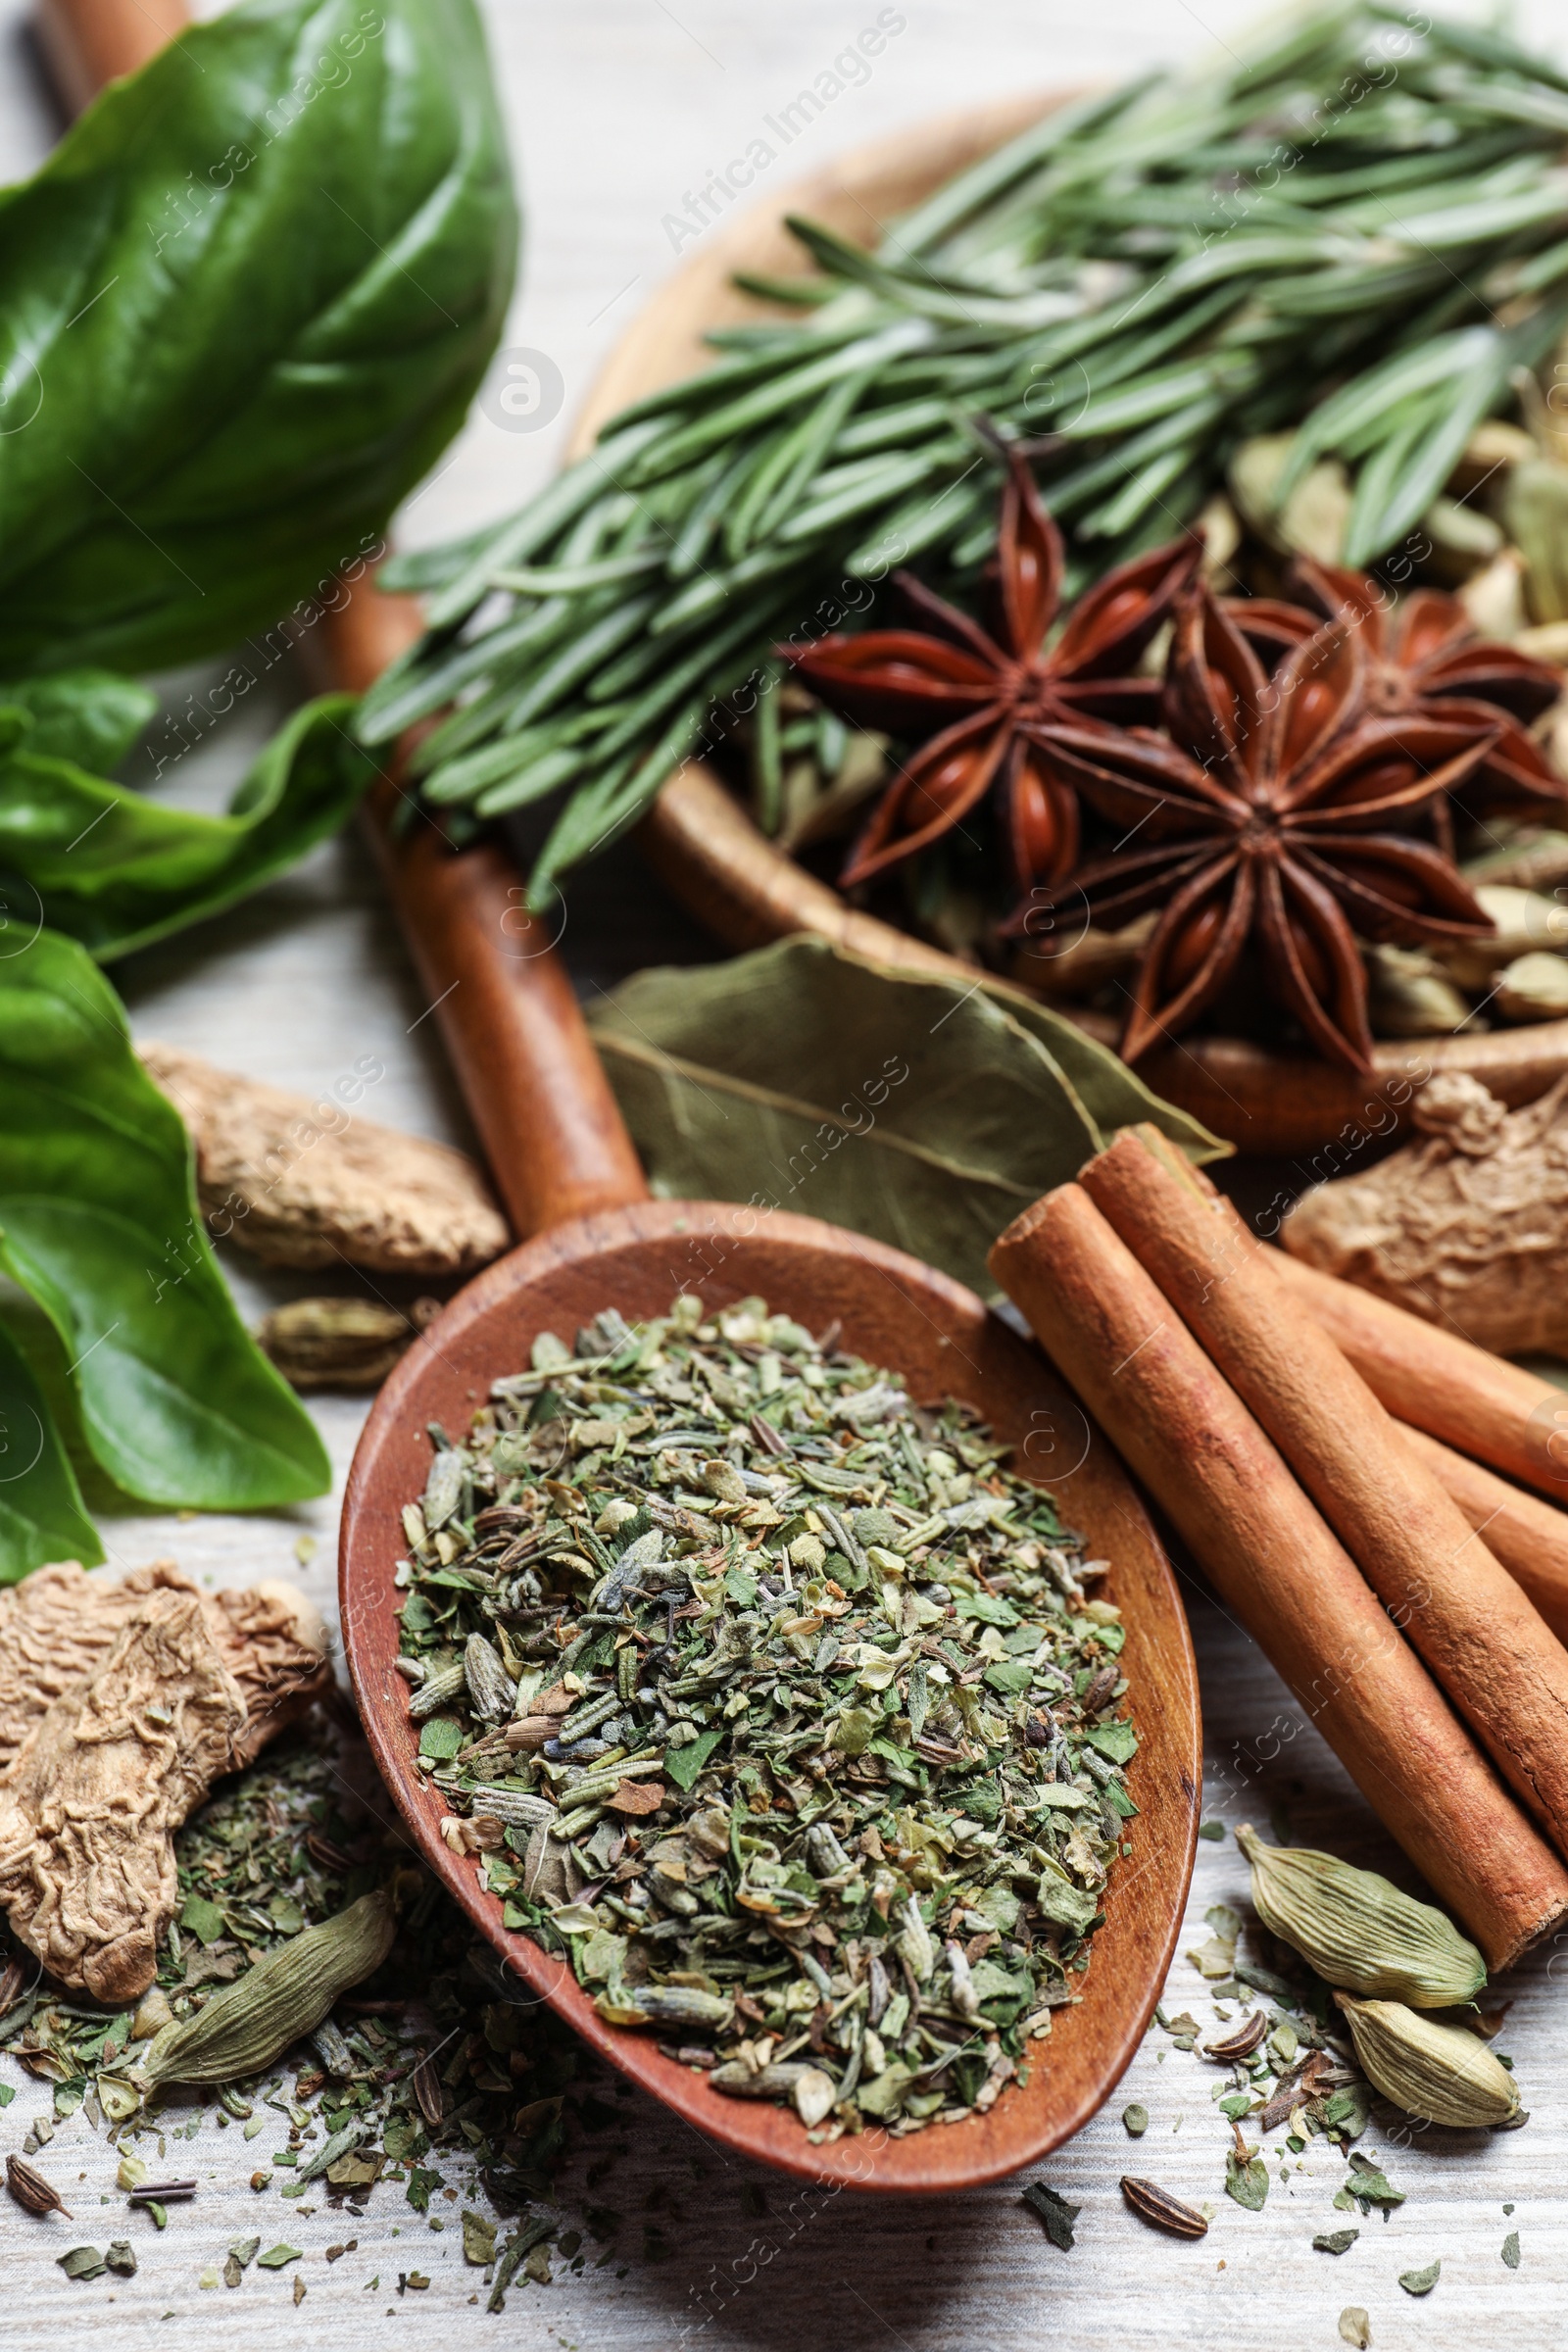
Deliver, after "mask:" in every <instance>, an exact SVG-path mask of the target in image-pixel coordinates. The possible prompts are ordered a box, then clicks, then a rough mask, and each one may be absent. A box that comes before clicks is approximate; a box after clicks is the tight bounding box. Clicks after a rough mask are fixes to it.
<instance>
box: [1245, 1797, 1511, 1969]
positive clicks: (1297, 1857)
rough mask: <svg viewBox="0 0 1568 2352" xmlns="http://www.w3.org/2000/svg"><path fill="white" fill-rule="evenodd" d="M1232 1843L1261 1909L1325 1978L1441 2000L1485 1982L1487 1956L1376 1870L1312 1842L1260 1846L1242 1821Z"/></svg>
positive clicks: (1271, 1928)
mask: <svg viewBox="0 0 1568 2352" xmlns="http://www.w3.org/2000/svg"><path fill="white" fill-rule="evenodd" d="M1236 1842H1237V1844H1238V1845H1239V1846H1240V1847H1241V1849H1242V1851H1243V1853H1244V1854H1245V1855H1246V1856H1247V1859H1248V1861H1249V1862H1250V1864H1251V1868H1252V1901H1253V1904H1254V1905H1255V1907H1256V1910H1257V1916H1258V1918H1259V1919H1260V1920H1261V1921H1262V1922H1263V1925H1264V1927H1265V1928H1267V1929H1268V1930H1269V1932H1270V1934H1271V1935H1274V1936H1280V1937H1281V1938H1282V1940H1283V1941H1284V1942H1286V1943H1289V1944H1291V1945H1293V1946H1294V1947H1295V1949H1296V1950H1297V1951H1299V1953H1300V1955H1301V1957H1302V1959H1303V1960H1306V1961H1309V1962H1310V1964H1311V1965H1312V1967H1313V1968H1315V1969H1316V1970H1317V1973H1318V1975H1319V1976H1320V1977H1322V1978H1323V1979H1324V1980H1325V1981H1326V1982H1327V1983H1328V1984H1330V1985H1341V1986H1343V1987H1344V1988H1345V1989H1346V1990H1347V1991H1348V1992H1360V1993H1371V1994H1377V1995H1383V1996H1386V1997H1388V1998H1390V1999H1393V2000H1400V2001H1408V2002H1409V2004H1410V2006H1411V2007H1412V2008H1413V2009H1446V2008H1447V2007H1448V2006H1449V2004H1450V2003H1451V2002H1454V2001H1468V2000H1473V1999H1474V1997H1475V1995H1476V1994H1477V1993H1478V1992H1479V1991H1480V1990H1481V1987H1482V1985H1484V1984H1485V1983H1486V1981H1487V1964H1486V1962H1485V1961H1484V1960H1483V1959H1482V1957H1481V1954H1480V1953H1479V1952H1478V1951H1477V1950H1476V1947H1475V1945H1474V1944H1473V1943H1470V1942H1468V1941H1467V1940H1466V1939H1465V1937H1464V1936H1461V1935H1460V1933H1459V1931H1458V1929H1457V1928H1456V1927H1455V1926H1454V1925H1453V1922H1452V1921H1451V1920H1450V1919H1448V1918H1446V1916H1445V1914H1444V1913H1443V1912H1441V1911H1438V1910H1435V1909H1434V1908H1433V1906H1432V1904H1430V1903H1418V1902H1416V1901H1415V1900H1414V1898H1413V1897H1412V1896H1410V1895H1408V1894H1401V1893H1400V1891H1399V1889H1398V1887H1395V1886H1391V1884H1390V1883H1389V1881H1388V1880H1387V1879H1383V1878H1379V1876H1378V1874H1377V1872H1376V1871H1374V1870H1356V1869H1354V1868H1353V1867H1352V1866H1351V1864H1350V1863H1348V1862H1341V1861H1340V1860H1339V1859H1338V1857H1337V1856H1336V1855H1334V1854H1320V1853H1315V1852H1314V1851H1313V1850H1312V1849H1311V1848H1310V1847H1309V1846H1297V1845H1265V1844H1264V1843H1263V1840H1262V1838H1259V1836H1258V1834H1257V1832H1256V1831H1255V1830H1254V1829H1251V1828H1250V1827H1249V1826H1248V1825H1247V1824H1246V1823H1245V1822H1244V1823H1243V1824H1242V1826H1241V1828H1240V1829H1239V1830H1238V1831H1237V1833H1236Z"/></svg>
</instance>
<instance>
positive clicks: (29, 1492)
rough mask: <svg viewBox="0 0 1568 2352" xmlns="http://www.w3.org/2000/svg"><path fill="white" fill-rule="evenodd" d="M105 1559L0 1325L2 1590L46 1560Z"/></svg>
mask: <svg viewBox="0 0 1568 2352" xmlns="http://www.w3.org/2000/svg"><path fill="white" fill-rule="evenodd" d="M103 1556H104V1552H103V1545H102V1544H100V1543H99V1541H98V1537H97V1533H96V1531H95V1529H94V1527H93V1523H92V1521H91V1520H90V1519H89V1518H88V1516H87V1513H86V1509H85V1507H84V1505H83V1503H82V1499H81V1494H80V1490H79V1489H78V1487H77V1485H76V1481H75V1476H74V1474H73V1470H72V1467H71V1463H70V1461H69V1459H68V1458H67V1455H66V1449H65V1447H64V1446H63V1445H62V1444H61V1441H60V1433H59V1431H58V1430H57V1429H56V1428H55V1425H54V1423H53V1421H52V1420H51V1419H50V1417H49V1409H48V1407H47V1405H46V1404H45V1403H44V1400H43V1397H42V1395H41V1394H40V1392H39V1389H38V1384H37V1382H36V1381H35V1380H34V1379H33V1377H32V1374H31V1372H30V1371H29V1370H28V1368H27V1360H26V1358H25V1355H24V1354H23V1353H22V1350H21V1348H19V1347H18V1346H17V1344H16V1342H15V1340H14V1339H13V1338H12V1336H11V1334H10V1332H8V1331H7V1329H6V1327H5V1325H4V1324H3V1323H0V1584H4V1585H14V1584H15V1583H16V1582H17V1580H18V1578H19V1577H24V1576H25V1575H26V1574H27V1573H28V1571H29V1570H30V1569H33V1568H41V1567H42V1566H43V1565H44V1562H45V1561H46V1560H80V1562H81V1563H82V1566H83V1567H84V1568H91V1567H92V1566H94V1564H95V1563H96V1562H97V1561H99V1560H101V1559H102V1558H103Z"/></svg>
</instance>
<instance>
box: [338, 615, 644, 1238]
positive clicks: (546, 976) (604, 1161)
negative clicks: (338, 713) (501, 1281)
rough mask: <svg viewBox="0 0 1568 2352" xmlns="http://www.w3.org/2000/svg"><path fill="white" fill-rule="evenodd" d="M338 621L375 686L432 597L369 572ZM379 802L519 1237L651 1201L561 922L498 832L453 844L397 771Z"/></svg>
mask: <svg viewBox="0 0 1568 2352" xmlns="http://www.w3.org/2000/svg"><path fill="white" fill-rule="evenodd" d="M324 627H325V632H326V637H327V645H326V660H327V666H328V668H329V669H330V671H331V674H332V676H333V677H334V678H335V679H336V681H337V683H338V684H339V685H341V686H345V687H347V688H348V689H349V691H350V692H351V693H361V692H363V691H364V689H365V688H366V687H368V686H369V685H370V684H371V683H372V682H373V680H374V679H376V678H377V677H379V676H380V674H381V671H382V670H383V669H384V668H385V667H386V665H387V663H388V662H391V661H392V660H394V659H395V657H396V656H397V655H398V654H400V653H402V652H403V651H404V649H405V648H406V647H407V646H408V645H409V644H411V643H412V642H413V640H414V638H415V637H416V636H417V634H418V630H419V616H418V608H417V605H416V603H415V600H414V599H413V598H412V597H404V596H383V595H382V594H381V593H380V591H379V590H378V589H377V588H376V586H375V585H374V582H373V580H372V579H371V578H370V577H369V576H368V575H367V576H366V577H365V578H364V579H362V580H360V581H359V582H358V583H357V584H356V585H355V586H354V587H353V588H352V589H350V590H349V593H348V598H347V601H346V603H344V604H343V605H341V606H340V607H339V608H338V610H337V612H336V613H331V614H329V615H328V618H327V620H326V622H325V624H324ZM365 813H366V820H367V827H368V832H369V835H370V839H371V843H372V845H373V847H374V850H375V853H376V858H377V859H378V861H379V864H380V867H381V872H382V876H383V878H384V880H385V882H386V887H387V895H388V897H389V898H390V899H391V901H392V906H393V910H394V912H395V913H396V915H397V918H398V921H399V923H400V924H401V926H402V929H403V934H404V937H405V938H406V939H407V941H408V943H409V947H410V950H411V952H412V954H413V956H414V960H415V963H416V964H417V967H418V972H419V977H420V979H421V980H422V981H423V983H424V986H425V989H426V991H427V993H428V997H429V1003H430V1008H431V1010H432V1012H433V1013H434V1015H435V1018H436V1020H437V1022H438V1023H439V1024H440V1028H441V1033H442V1036H443V1037H444V1038H445V1040H446V1045H447V1051H448V1052H449V1053H450V1054H451V1055H452V1060H453V1064H454V1067H455V1068H456V1070H457V1073H458V1083H459V1085H460V1086H461V1087H462V1089H463V1094H464V1099H465V1101H466V1103H467V1105H468V1109H469V1111H470V1112H471V1114H472V1117H473V1123H474V1125H475V1127H476V1128H477V1129H478V1131H479V1139H480V1141H481V1143H482V1144H483V1145H484V1150H485V1156H486V1158H487V1159H488V1160H489V1162H490V1168H491V1173H492V1174H493V1176H494V1178H495V1181H496V1189H497V1190H498V1191H499V1193H500V1195H501V1198H502V1200H503V1201H505V1203H506V1207H507V1213H508V1215H509V1216H510V1217H511V1219H512V1222H513V1225H514V1227H515V1231H516V1233H517V1235H518V1238H519V1239H522V1238H525V1237H526V1236H528V1235H530V1234H535V1233H540V1232H543V1231H544V1229H545V1228H546V1227H547V1226H551V1225H563V1224H564V1223H565V1222H566V1220H567V1219H568V1218H570V1217H584V1216H591V1215H593V1214H595V1213H596V1212H597V1211H598V1210H600V1209H605V1208H619V1207H621V1206H622V1205H623V1204H624V1203H625V1202H626V1201H646V1199H647V1198H648V1186H647V1184H646V1182H645V1180H644V1177H643V1172H642V1167H641V1165H640V1163H639V1161H638V1158H637V1154H636V1152H635V1151H634V1150H633V1148H632V1141H631V1138H630V1136H629V1135H628V1134H627V1133H626V1128H625V1122H624V1121H623V1120H622V1118H621V1115H620V1111H619V1109H618V1107H617V1105H616V1103H615V1098H614V1096H613V1094H612V1093H611V1091H610V1082H609V1080H608V1079H607V1078H606V1076H605V1073H604V1068H603V1065H602V1064H601V1062H600V1059H599V1056H598V1054H596V1053H595V1052H594V1046H593V1040H592V1039H591V1038H590V1036H589V1034H588V1029H587V1024H586V1023H585V1021H584V1020H583V1017H582V1010H581V1007H580V1006H579V1005H578V1003H577V1000H576V997H575V996H574V995H573V993H572V986H571V982H570V980H569V979H568V978H567V976H566V969H565V966H564V964H563V962H562V961H561V958H560V957H559V956H557V954H556V953H555V949H554V946H553V945H552V941H551V932H552V925H551V922H550V920H549V918H548V917H546V918H541V917H540V916H537V915H530V914H529V912H528V909H527V906H526V903H525V894H524V891H523V886H522V882H521V880H520V878H519V876H518V873H517V869H516V867H515V865H514V864H513V862H512V859H511V858H509V857H508V856H507V854H506V852H505V850H504V849H503V848H502V847H501V846H500V844H499V843H497V842H493V841H487V842H482V843H480V844H479V846H478V847H477V848H475V849H471V850H463V851H461V852H459V853H458V854H457V855H454V854H453V852H452V851H451V850H450V849H449V848H448V846H447V843H446V841H445V838H444V836H443V835H442V833H441V830H440V827H439V826H438V825H437V824H436V822H435V821H434V819H433V818H432V817H430V816H429V815H428V814H426V813H425V812H424V811H422V810H418V809H416V808H415V807H414V806H413V805H412V803H411V801H410V796H409V795H408V794H407V793H405V792H404V791H403V790H402V789H401V787H400V786H399V784H398V782H397V778H396V773H395V771H394V773H393V774H391V775H389V776H386V777H383V778H382V780H381V782H380V783H379V784H378V785H376V787H375V788H374V790H373V791H372V792H371V794H370V797H369V800H368V803H367V805H366V812H365ZM395 819H397V820H400V821H398V822H394V820H395Z"/></svg>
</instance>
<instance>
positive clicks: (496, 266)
mask: <svg viewBox="0 0 1568 2352" xmlns="http://www.w3.org/2000/svg"><path fill="white" fill-rule="evenodd" d="M515 239H516V221H515V206H514V202H513V197H512V190H511V184H510V178H509V173H508V169H507V162H506V153H505V145H504V139H503V134H502V130H501V126H500V122H499V118H498V114H497V110H496V104H495V98H494V94H493V89H492V82H491V75H490V71H489V65H488V60H487V58H486V55H485V47H484V41H483V37H482V34H481V32H480V29H479V25H478V21H477V18H476V16H475V13H474V9H473V6H472V0H379V5H378V6H369V5H366V0H241V5H240V6H238V7H236V8H233V9H231V10H229V11H228V12H227V13H226V14H225V15H223V16H221V17H219V18H218V19H217V20H216V21H215V22H213V23H211V24H205V25H193V26H192V27H191V28H190V29H189V30H188V31H186V32H184V33H182V34H181V36H180V38H179V39H178V41H176V42H174V43H173V44H172V46H171V47H169V48H167V49H165V50H164V51H163V52H162V53H161V54H160V55H159V56H158V57H156V58H155V59H154V60H153V62H152V63H151V64H150V65H149V66H147V67H146V68H145V69H144V70H143V71H142V72H141V73H137V74H134V75H132V76H131V77H130V78H128V79H127V80H124V81H120V82H115V83H112V84H111V85H110V87H109V88H108V89H107V90H106V91H105V92H104V94H103V96H102V97H101V98H99V99H98V101H97V103H96V104H95V105H93V106H91V107H90V108H89V109H88V110H87V112H86V114H84V115H83V116H82V117H81V119H80V121H79V122H78V123H75V124H74V126H73V128H72V129H71V130H70V131H68V132H67V134H66V136H65V138H64V139H63V140H62V141H61V143H60V145H59V146H58V147H57V148H56V150H55V152H54V154H53V155H52V156H51V157H50V159H49V161H48V162H47V163H46V164H45V165H44V167H43V169H42V171H40V172H38V173H37V174H36V176H35V177H34V178H32V179H31V180H29V181H26V182H25V184H23V185H22V186H20V187H17V188H13V189H9V190H7V191H5V192H4V194H3V195H0V388H3V389H4V392H5V394H6V417H7V428H8V429H7V430H6V432H5V433H4V434H3V435H0V659H3V662H4V665H5V667H6V669H8V670H10V671H12V672H17V671H20V670H24V669H33V668H53V667H56V666H59V665H62V664H64V663H67V662H81V661H84V660H91V661H102V662H111V663H114V664H116V665H117V666H119V667H122V668H125V669H135V668H144V667H146V668H150V667H156V666H157V665H158V664H160V663H162V662H172V661H175V660H178V661H186V660H189V659H190V658H191V657H192V656H193V655H195V654H197V653H200V652H202V651H204V650H207V649H216V648H220V647H222V646H225V645H229V644H231V643H233V642H234V641H235V640H236V639H237V638H240V637H242V636H244V635H245V634H246V633H247V632H249V631H251V630H254V629H267V628H270V627H271V626H272V624H273V623H274V622H276V620H277V615H278V614H279V613H281V612H283V611H284V610H285V609H286V608H288V607H289V606H291V605H293V604H294V603H295V602H296V600H299V599H302V598H304V597H305V596H307V595H308V593H309V592H310V591H312V590H313V589H315V588H316V587H317V585H318V583H319V582H322V581H324V580H325V579H327V578H328V577H329V576H330V575H331V574H332V573H333V572H334V571H336V570H338V569H339V568H341V567H343V566H344V565H348V566H349V567H350V569H351V570H352V569H353V568H354V566H355V565H356V564H357V565H358V566H359V567H361V568H363V564H364V562H365V560H366V558H367V556H368V555H370V554H373V553H374V552H376V551H377V547H378V534H379V532H380V529H381V526H382V525H383V524H384V522H385V520H386V518H387V516H388V515H390V514H391V512H392V510H393V508H394V507H395V506H396V505H397V503H398V501H399V499H400V498H401V497H402V496H403V495H404V493H405V492H406V491H408V490H409V489H410V488H412V486H413V485H414V483H415V482H417V480H418V479H419V477H420V476H421V475H422V474H423V473H424V472H425V471H426V470H427V468H428V467H429V466H430V465H431V463H432V461H433V460H434V458H435V457H436V455H437V454H438V452H439V451H440V450H441V449H442V448H443V447H444V445H445V444H446V442H447V441H448V440H449V439H450V438H451V436H452V434H453V433H454V432H455V431H456V429H457V427H458V425H459V423H460V422H461V421H462V418H463V415H464V412H465V410H466V407H467V403H468V399H469V396H470V394H471V393H472V391H473V388H474V386H475V384H476V382H477V381H478V379H479V376H480V374H481V372H482V370H483V368H484V366H485V363H486V361H487V359H488V357H489V354H490V352H491V350H492V349H493V347H494V344H495V340H496V337H497V334H498V332H499V329H500V325H501V320H502V318H503V315H504V311H505V305H506V301H507V296H508V293H509V290H510V287H511V283H512V275H513V268H514V262H515Z"/></svg>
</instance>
